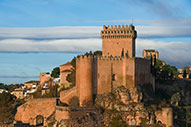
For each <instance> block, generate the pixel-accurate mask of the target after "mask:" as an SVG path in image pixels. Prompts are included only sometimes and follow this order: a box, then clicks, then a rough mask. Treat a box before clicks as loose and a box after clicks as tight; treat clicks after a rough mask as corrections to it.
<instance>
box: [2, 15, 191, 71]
mask: <svg viewBox="0 0 191 127" xmlns="http://www.w3.org/2000/svg"><path fill="white" fill-rule="evenodd" d="M110 22H112V21H110ZM115 22H116V21H115ZM119 22H128V21H127V20H120V21H119ZM135 22H136V24H139V23H143V24H139V25H136V30H137V32H138V39H137V56H141V54H142V50H143V49H156V50H158V51H159V53H160V58H161V59H163V60H165V61H167V62H168V63H170V64H174V65H177V66H179V67H180V66H184V65H191V56H190V54H191V50H190V47H191V20H190V19H187V20H186V19H182V20H177V21H174V20H165V21H163V20H135ZM101 29H102V27H100V26H62V27H46V28H0V52H87V51H90V50H91V51H95V50H101V38H100V30H101ZM185 37H186V38H188V42H184V41H183V40H182V41H176V39H175V40H168V42H166V40H165V39H164V38H179V40H181V39H183V38H185ZM156 39H159V40H160V41H156Z"/></svg>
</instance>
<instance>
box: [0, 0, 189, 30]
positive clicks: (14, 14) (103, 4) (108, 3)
mask: <svg viewBox="0 0 191 127" xmlns="http://www.w3.org/2000/svg"><path fill="white" fill-rule="evenodd" d="M0 10H1V11H0V16H1V21H0V26H1V27H48V26H68V25H69V26H75V25H85V26H87V25H103V24H104V23H107V21H111V20H127V19H128V20H131V19H134V20H137V19H141V20H154V19H155V20H164V19H165V20H166V19H174V20H176V19H180V18H181V19H182V18H190V17H191V13H190V11H191V1H190V0H1V1H0ZM116 23H117V22H116Z"/></svg>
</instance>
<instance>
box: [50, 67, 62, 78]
mask: <svg viewBox="0 0 191 127" xmlns="http://www.w3.org/2000/svg"><path fill="white" fill-rule="evenodd" d="M59 76H60V68H59V67H55V68H54V69H53V70H52V72H51V77H53V78H59Z"/></svg>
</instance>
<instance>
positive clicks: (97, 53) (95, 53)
mask: <svg viewBox="0 0 191 127" xmlns="http://www.w3.org/2000/svg"><path fill="white" fill-rule="evenodd" d="M94 55H95V56H101V55H102V51H99V50H97V51H95V52H94Z"/></svg>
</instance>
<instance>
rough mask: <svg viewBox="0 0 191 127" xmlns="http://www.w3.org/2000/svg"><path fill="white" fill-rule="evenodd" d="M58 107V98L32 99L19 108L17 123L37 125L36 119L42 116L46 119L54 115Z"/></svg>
mask: <svg viewBox="0 0 191 127" xmlns="http://www.w3.org/2000/svg"><path fill="white" fill-rule="evenodd" d="M55 106H56V98H40V99H31V100H29V101H27V102H26V103H25V104H23V105H21V106H19V107H18V108H17V113H16V115H15V120H16V121H21V122H23V123H30V125H36V117H37V116H38V115H41V116H43V117H44V123H46V119H47V118H48V117H49V116H50V115H51V114H53V112H54V111H55Z"/></svg>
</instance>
